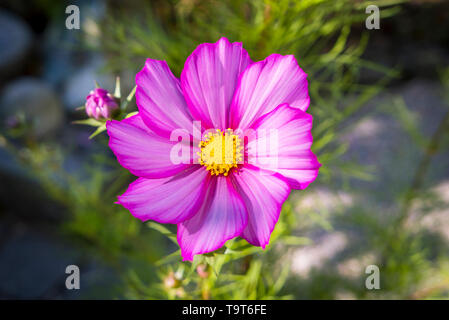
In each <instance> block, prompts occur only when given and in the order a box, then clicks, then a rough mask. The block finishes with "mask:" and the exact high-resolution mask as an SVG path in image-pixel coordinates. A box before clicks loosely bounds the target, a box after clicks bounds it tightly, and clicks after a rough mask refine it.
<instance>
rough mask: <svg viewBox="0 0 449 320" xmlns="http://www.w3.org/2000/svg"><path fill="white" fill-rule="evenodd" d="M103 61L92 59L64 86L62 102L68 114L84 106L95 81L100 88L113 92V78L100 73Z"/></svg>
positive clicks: (99, 58) (98, 58)
mask: <svg viewBox="0 0 449 320" xmlns="http://www.w3.org/2000/svg"><path fill="white" fill-rule="evenodd" d="M102 67H103V59H102V58H101V57H97V58H94V59H93V60H92V61H91V62H90V63H89V64H87V65H86V66H83V67H82V68H81V69H79V70H78V71H76V72H75V73H73V74H72V75H71V76H70V77H69V78H68V79H67V81H66V83H65V85H64V94H63V102H64V106H65V107H66V109H67V111H68V112H75V109H76V108H78V107H80V106H82V105H84V103H85V102H86V97H87V95H88V94H89V92H90V91H91V90H92V89H94V88H95V81H97V82H98V83H99V85H100V86H101V87H102V88H105V89H107V90H108V91H110V92H114V88H115V78H114V77H113V76H112V75H106V74H104V73H101V72H100V71H101V68H102Z"/></svg>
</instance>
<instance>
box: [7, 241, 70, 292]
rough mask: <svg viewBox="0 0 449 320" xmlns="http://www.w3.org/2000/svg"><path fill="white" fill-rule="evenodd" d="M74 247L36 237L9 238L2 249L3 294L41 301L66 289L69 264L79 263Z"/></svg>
mask: <svg viewBox="0 0 449 320" xmlns="http://www.w3.org/2000/svg"><path fill="white" fill-rule="evenodd" d="M78 258H79V254H78V252H77V251H75V250H74V249H73V248H70V247H68V246H66V245H63V244H61V243H56V242H53V241H51V240H49V239H47V238H44V237H42V236H40V235H37V234H24V235H21V236H18V237H15V238H13V239H10V240H9V241H7V242H6V243H4V244H3V246H2V248H1V249H0V292H1V295H2V296H6V297H10V298H18V299H31V298H40V297H43V296H45V295H46V292H47V291H49V290H51V289H52V288H53V287H57V286H64V284H65V279H66V277H67V275H66V274H65V269H66V267H67V266H68V265H71V264H77V259H78Z"/></svg>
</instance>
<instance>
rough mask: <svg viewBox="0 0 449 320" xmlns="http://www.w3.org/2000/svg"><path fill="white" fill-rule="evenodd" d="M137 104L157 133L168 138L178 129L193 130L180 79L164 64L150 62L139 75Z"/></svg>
mask: <svg viewBox="0 0 449 320" xmlns="http://www.w3.org/2000/svg"><path fill="white" fill-rule="evenodd" d="M136 85H137V89H136V103H137V107H138V109H139V113H140V115H141V117H142V119H143V121H144V122H145V123H146V124H147V125H148V126H149V127H150V128H151V129H152V130H153V131H155V132H156V133H158V134H159V135H161V136H164V137H169V136H170V133H171V132H172V131H173V130H175V129H186V130H188V131H189V132H191V130H192V117H191V115H190V112H189V110H188V108H187V104H186V102H185V100H184V97H183V95H182V91H181V86H180V82H179V80H178V79H177V78H176V77H175V76H174V75H173V73H172V72H171V71H170V68H169V67H168V65H167V62H165V61H159V60H153V59H147V61H146V62H145V66H144V67H143V69H142V70H141V71H140V72H139V73H137V75H136Z"/></svg>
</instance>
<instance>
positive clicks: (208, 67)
mask: <svg viewBox="0 0 449 320" xmlns="http://www.w3.org/2000/svg"><path fill="white" fill-rule="evenodd" d="M249 64H251V59H250V57H249V55H248V53H247V52H246V50H245V49H243V47H242V44H241V43H239V42H234V43H230V42H229V41H228V39H226V38H221V39H220V40H218V41H217V42H216V43H203V44H201V45H199V46H198V47H197V48H196V49H195V51H193V53H192V54H191V55H190V56H189V58H187V61H186V63H185V65H184V70H183V71H182V74H181V84H182V90H183V92H184V96H185V98H186V101H187V103H188V106H189V109H190V111H191V113H192V115H193V117H194V118H195V119H197V120H201V122H202V124H203V127H204V128H206V129H208V128H216V129H227V128H228V123H227V122H228V121H227V120H228V114H229V108H230V104H231V100H232V97H233V95H234V90H235V87H236V84H237V79H238V77H239V75H240V73H241V72H242V71H243V70H244V69H245V68H246V67H247V66H248V65H249Z"/></svg>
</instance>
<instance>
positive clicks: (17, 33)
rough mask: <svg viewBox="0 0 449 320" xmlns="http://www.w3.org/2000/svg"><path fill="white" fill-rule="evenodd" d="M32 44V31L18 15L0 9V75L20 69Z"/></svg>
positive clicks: (8, 74) (5, 75)
mask: <svg viewBox="0 0 449 320" xmlns="http://www.w3.org/2000/svg"><path fill="white" fill-rule="evenodd" d="M31 46H32V32H31V30H30V28H29V27H28V26H27V25H26V23H25V22H23V21H22V20H21V19H20V18H19V17H17V16H15V15H14V14H12V13H9V12H7V11H4V10H0V76H1V77H2V78H3V77H8V76H10V75H12V74H15V73H17V70H18V69H21V67H22V65H23V61H24V60H25V59H26V57H27V54H28V53H29V51H30V49H31Z"/></svg>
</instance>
